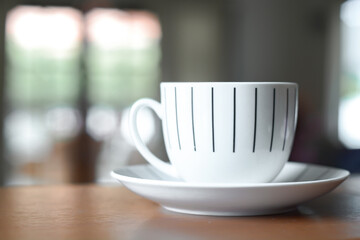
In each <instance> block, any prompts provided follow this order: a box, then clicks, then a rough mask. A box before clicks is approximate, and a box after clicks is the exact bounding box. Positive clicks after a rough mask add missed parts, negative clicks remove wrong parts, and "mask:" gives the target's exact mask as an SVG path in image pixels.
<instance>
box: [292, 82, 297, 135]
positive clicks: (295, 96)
mask: <svg viewBox="0 0 360 240" xmlns="http://www.w3.org/2000/svg"><path fill="white" fill-rule="evenodd" d="M296 100H297V91H296V88H294V118H293V121H294V124H293V125H294V131H295V128H296V110H297V108H296V107H297V105H296V103H297V101H296Z"/></svg>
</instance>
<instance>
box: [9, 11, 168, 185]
mask: <svg viewBox="0 0 360 240" xmlns="http://www.w3.org/2000/svg"><path fill="white" fill-rule="evenodd" d="M160 39H161V27H160V23H159V20H158V19H157V17H156V16H155V15H154V14H152V13H150V12H147V11H130V10H128V11H122V10H118V9H92V10H91V11H89V12H87V13H85V14H83V13H82V12H80V11H79V10H76V9H74V8H68V7H38V6H18V7H16V8H14V9H12V10H11V11H10V12H9V13H8V15H7V21H6V58H7V77H6V94H7V99H8V104H7V114H6V116H5V145H6V149H7V156H8V159H7V160H8V163H9V165H10V166H11V171H10V174H9V176H8V180H7V184H33V183H53V182H55V183H56V182H64V181H71V180H72V178H71V176H69V174H71V168H73V165H74V162H76V161H78V160H79V158H86V157H87V156H91V155H92V154H93V153H95V155H96V156H95V158H96V161H90V160H89V161H88V162H87V160H83V161H84V162H85V163H88V164H94V165H96V166H97V167H96V166H95V167H94V169H95V170H94V172H95V173H94V174H96V180H97V181H106V179H108V178H109V173H108V170H111V169H112V168H114V166H119V164H121V163H123V164H126V161H128V157H129V155H130V153H131V151H132V150H133V148H132V146H131V141H130V140H129V138H128V135H127V133H126V131H125V130H126V126H123V125H124V124H126V121H123V120H122V119H123V118H124V116H125V115H126V109H127V108H128V106H129V105H130V104H131V103H132V102H133V101H135V100H136V99H138V98H140V97H155V96H156V95H157V91H158V90H157V89H158V81H159V77H160V74H159V73H160V71H159V63H160V56H161V53H160ZM144 117H145V118H148V119H149V120H148V121H147V122H148V123H150V124H149V125H148V126H147V127H146V126H145V127H146V129H144V134H145V135H146V134H147V136H148V137H147V138H148V139H150V138H151V136H152V135H153V132H154V123H153V119H152V118H151V114H149V113H146V112H145V113H144ZM121 129H125V130H121ZM84 134H85V135H86V136H87V137H88V138H89V139H90V140H91V142H92V143H93V144H91V145H86V146H82V145H81V146H82V147H79V145H77V142H78V141H83V142H84V139H83V138H81V136H82V135H84ZM85 142H86V141H85ZM79 149H80V150H79ZM86 151H87V152H88V153H86ZM74 152H76V153H77V154H75V155H74ZM89 152H91V154H89Z"/></svg>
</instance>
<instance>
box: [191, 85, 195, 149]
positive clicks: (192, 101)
mask: <svg viewBox="0 0 360 240" xmlns="http://www.w3.org/2000/svg"><path fill="white" fill-rule="evenodd" d="M193 91H194V90H193V87H191V122H192V134H193V142H194V151H195V152H196V141H195V127H194V92H193Z"/></svg>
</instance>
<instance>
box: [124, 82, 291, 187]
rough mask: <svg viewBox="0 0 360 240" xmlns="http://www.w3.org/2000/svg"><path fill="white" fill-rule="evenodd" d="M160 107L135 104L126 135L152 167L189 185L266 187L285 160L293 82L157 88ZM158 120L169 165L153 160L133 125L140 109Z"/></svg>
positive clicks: (179, 84)
mask: <svg viewBox="0 0 360 240" xmlns="http://www.w3.org/2000/svg"><path fill="white" fill-rule="evenodd" d="M160 88H161V103H159V102H157V101H154V100H151V99H140V100H138V101H136V102H135V103H134V104H133V106H132V108H131V111H130V119H129V120H130V132H131V135H132V137H133V140H134V143H135V146H136V148H137V149H138V151H139V152H140V153H141V154H142V155H143V157H144V158H145V159H146V160H147V161H148V162H149V163H150V164H152V165H153V166H154V167H156V168H158V169H159V170H161V171H163V172H165V173H167V174H169V175H172V176H177V177H180V178H182V179H184V180H185V181H188V182H195V183H259V182H269V181H271V180H272V179H274V178H275V177H276V176H277V175H278V173H279V172H280V171H281V169H282V168H283V166H284V165H285V163H286V161H287V160H288V158H289V155H290V152H291V149H292V144H293V139H294V135H295V128H296V121H297V108H298V107H297V106H298V100H297V99H298V86H297V84H296V83H281V82H177V83H175V82H168V83H161V85H160ZM143 107H149V108H151V109H153V110H154V111H155V113H156V114H157V115H158V116H159V118H160V119H161V120H162V129H163V134H164V141H165V146H166V151H167V154H168V156H169V160H170V163H166V162H164V161H162V160H160V159H158V158H157V157H156V156H155V155H153V154H152V153H151V152H150V151H149V149H148V148H147V147H146V146H145V144H144V143H143V142H142V140H141V138H140V135H139V133H138V129H137V126H136V117H137V114H138V112H139V110H140V109H142V108H143Z"/></svg>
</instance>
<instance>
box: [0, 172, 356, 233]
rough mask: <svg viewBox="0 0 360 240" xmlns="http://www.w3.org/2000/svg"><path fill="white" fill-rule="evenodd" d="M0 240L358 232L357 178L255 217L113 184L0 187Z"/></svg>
mask: <svg viewBox="0 0 360 240" xmlns="http://www.w3.org/2000/svg"><path fill="white" fill-rule="evenodd" d="M0 239H5V240H6V239H9V240H11V239H52V240H54V239H171V240H173V239H175V240H176V239H181V240H183V239H247V240H248V239H277V240H279V239H292V240H293V239H301V240H307V239H360V177H351V178H350V179H348V180H347V181H346V182H345V183H343V184H342V185H341V186H340V187H339V188H337V189H336V190H335V191H333V192H332V193H330V194H328V195H326V196H323V197H321V198H318V199H316V200H313V201H310V202H308V203H306V204H304V205H302V206H299V208H298V210H297V211H293V212H290V213H286V214H281V215H272V216H260V217H206V216H193V215H185V214H177V213H172V212H168V211H166V210H163V209H162V208H160V207H159V206H158V205H157V204H155V203H153V202H151V201H148V200H146V199H144V198H142V197H139V196H137V195H135V194H133V193H132V192H130V191H129V190H127V189H125V188H124V187H122V186H120V185H119V186H97V185H64V186H32V187H8V188H0Z"/></svg>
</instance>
